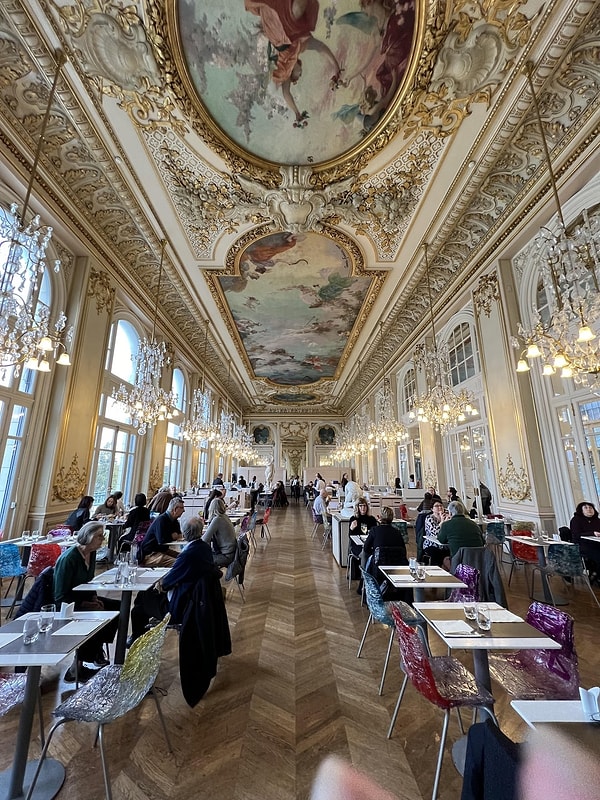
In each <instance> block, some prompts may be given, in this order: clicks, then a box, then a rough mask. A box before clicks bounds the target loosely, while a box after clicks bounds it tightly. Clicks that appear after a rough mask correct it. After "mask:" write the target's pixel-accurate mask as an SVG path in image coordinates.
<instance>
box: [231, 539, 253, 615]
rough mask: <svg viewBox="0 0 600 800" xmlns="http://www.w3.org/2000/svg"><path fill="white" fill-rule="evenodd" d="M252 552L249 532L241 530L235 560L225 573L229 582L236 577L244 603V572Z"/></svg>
mask: <svg viewBox="0 0 600 800" xmlns="http://www.w3.org/2000/svg"><path fill="white" fill-rule="evenodd" d="M249 552H250V542H249V541H248V534H247V533H246V532H241V533H240V535H239V536H238V537H237V543H236V547H235V556H234V558H233V561H232V562H231V564H229V566H228V567H227V572H226V573H225V581H226V582H229V581H231V580H233V579H234V578H235V582H236V584H237V587H238V590H239V593H240V596H241V598H242V603H245V602H246V597H245V589H244V574H245V572H246V562H247V561H248V554H249Z"/></svg>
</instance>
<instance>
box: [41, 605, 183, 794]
mask: <svg viewBox="0 0 600 800" xmlns="http://www.w3.org/2000/svg"><path fill="white" fill-rule="evenodd" d="M169 619H170V614H167V615H166V616H165V618H164V619H163V620H162V621H161V622H160V623H159V624H158V625H156V627H154V628H152V629H151V630H149V631H148V632H147V633H145V634H144V635H143V636H140V638H139V639H137V640H136V641H135V642H134V643H133V645H132V646H131V648H130V649H129V652H128V653H127V658H126V659H125V663H124V664H114V665H112V666H108V667H104V669H101V670H100V672H98V673H97V674H96V675H94V677H93V678H92V679H91V680H89V681H88V682H87V683H86V684H85V685H84V686H82V687H81V688H80V689H78V690H77V691H76V692H74V694H72V695H71V696H70V697H68V698H67V699H66V700H65V701H64V702H63V703H61V704H60V705H59V706H58V708H56V709H55V711H54V712H53V715H54V716H55V717H58V718H59V719H58V721H57V722H55V723H54V725H53V726H52V727H51V728H50V731H49V733H48V738H47V740H46V744H45V745H44V748H43V750H42V754H41V757H40V760H39V762H38V766H37V769H36V772H35V775H34V776H33V780H32V782H31V785H30V787H29V791H28V793H27V798H26V800H31V798H32V797H33V795H34V789H35V785H36V782H37V779H38V776H39V774H40V770H41V767H42V764H43V763H44V759H45V758H46V755H47V753H48V747H49V745H50V742H51V741H52V736H53V734H54V732H55V731H56V729H57V728H58V727H59V726H60V725H62V724H63V723H65V722H71V721H74V722H94V723H96V724H97V725H98V732H97V738H98V743H99V745H100V758H101V761H102V772H103V775H104V791H105V795H106V800H112V790H111V785H110V778H109V774H108V763H107V759H106V752H105V749H104V726H105V725H107V724H108V723H109V722H114V721H115V720H116V719H119V718H120V717H123V716H125V714H127V713H128V712H129V711H131V710H132V709H134V708H136V707H137V706H138V705H139V704H140V703H141V702H142V700H143V699H144V698H145V697H146V695H147V694H148V693H151V694H152V697H153V698H154V701H155V703H156V708H157V711H158V717H159V719H160V723H161V725H162V729H163V732H164V734H165V739H166V742H167V747H168V749H169V752H172V750H173V748H172V747H171V742H170V740H169V734H168V732H167V728H166V725H165V721H164V718H163V715H162V711H161V708H160V704H159V702H158V698H157V696H156V693H155V692H154V681H155V680H156V676H157V675H158V670H159V668H160V653H161V649H162V646H163V642H164V640H165V634H166V630H167V625H168V623H169Z"/></svg>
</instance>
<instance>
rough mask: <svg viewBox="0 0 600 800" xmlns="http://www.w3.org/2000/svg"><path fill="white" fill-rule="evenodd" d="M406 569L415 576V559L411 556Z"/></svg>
mask: <svg viewBox="0 0 600 800" xmlns="http://www.w3.org/2000/svg"><path fill="white" fill-rule="evenodd" d="M408 569H409V572H410V574H411V575H412V577H413V578H416V577H417V559H416V558H415V557H414V556H411V557H410V558H409V559H408Z"/></svg>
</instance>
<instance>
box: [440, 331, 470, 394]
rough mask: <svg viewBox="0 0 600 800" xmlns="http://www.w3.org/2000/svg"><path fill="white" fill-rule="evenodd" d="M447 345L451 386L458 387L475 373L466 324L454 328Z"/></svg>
mask: <svg viewBox="0 0 600 800" xmlns="http://www.w3.org/2000/svg"><path fill="white" fill-rule="evenodd" d="M447 345H448V354H449V357H450V376H451V379H452V385H453V386H458V384H459V383H462V382H463V381H466V380H467V379H468V378H471V377H472V376H473V375H475V371H476V367H475V354H474V348H473V339H472V335H471V326H470V325H469V323H468V322H462V323H461V324H460V325H457V327H456V328H454V330H453V331H452V333H451V334H450V337H449V338H448V342H447Z"/></svg>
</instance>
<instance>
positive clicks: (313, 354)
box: [204, 227, 387, 394]
mask: <svg viewBox="0 0 600 800" xmlns="http://www.w3.org/2000/svg"><path fill="white" fill-rule="evenodd" d="M290 275H292V277H293V280H290ZM386 275H387V271H383V270H367V269H365V267H364V259H363V256H362V253H361V251H360V248H359V247H358V245H357V244H356V242H354V241H353V240H352V239H351V238H350V237H349V236H347V235H346V234H344V233H342V232H341V231H339V230H337V229H333V228H325V229H324V231H323V232H321V233H314V232H308V233H306V234H301V235H293V234H290V233H289V232H286V231H276V232H273V231H272V230H269V229H268V228H266V227H263V228H260V229H255V230H254V231H250V232H248V233H246V234H244V235H243V236H241V237H240V238H239V239H238V240H237V241H236V242H235V243H234V245H233V246H232V247H231V248H230V249H229V251H228V254H227V257H226V260H225V268H224V269H222V270H213V269H211V270H205V271H204V276H205V279H206V282H207V284H208V287H209V289H210V292H211V295H212V297H213V299H214V301H215V303H216V305H217V308H218V310H219V313H220V315H221V317H222V318H223V319H224V320H225V323H226V326H227V329H228V332H229V334H230V336H231V338H232V339H233V341H234V342H235V345H236V349H237V351H238V353H239V355H240V358H241V359H242V361H243V363H244V365H245V367H246V369H247V371H248V374H249V375H250V376H251V377H252V379H253V380H255V381H259V382H263V383H264V384H266V385H268V386H270V387H273V388H276V389H277V390H279V391H284V392H290V391H295V392H304V393H310V394H314V393H315V392H318V389H319V386H321V385H324V384H326V383H328V382H329V381H335V380H337V379H338V378H339V376H340V374H341V372H342V370H343V368H344V366H345V365H346V363H347V361H348V358H349V356H350V353H351V352H352V348H353V346H354V344H355V343H356V340H357V339H358V336H359V334H360V331H361V330H362V327H363V325H364V324H365V322H366V320H367V317H368V316H369V313H370V312H371V310H372V308H373V305H374V303H375V301H376V299H377V297H378V295H379V293H380V291H381V288H382V286H383V283H384V281H385V278H386ZM332 304H333V305H335V308H336V311H337V313H336V315H334V320H333V321H332V319H331V305H332ZM267 313H268V314H269V315H270V316H269V329H268V330H266V329H265V327H264V325H262V320H263V319H267ZM274 343H276V346H275V347H274V346H273V345H274Z"/></svg>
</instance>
